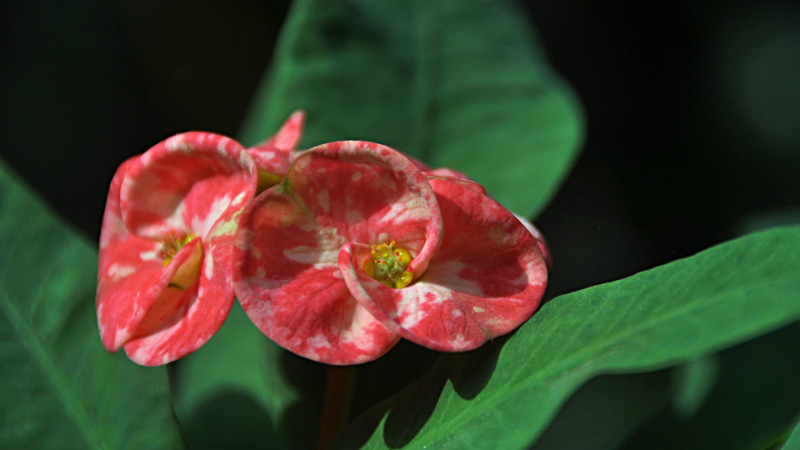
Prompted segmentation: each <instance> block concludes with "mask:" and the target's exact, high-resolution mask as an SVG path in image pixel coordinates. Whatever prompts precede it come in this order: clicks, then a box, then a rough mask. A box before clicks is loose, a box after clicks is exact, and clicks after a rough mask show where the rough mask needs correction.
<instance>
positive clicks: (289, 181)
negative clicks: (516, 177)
mask: <svg viewBox="0 0 800 450" xmlns="http://www.w3.org/2000/svg"><path fill="white" fill-rule="evenodd" d="M233 271H234V272H233V283H234V288H235V290H236V293H237V296H238V298H239V301H240V303H241V304H242V306H243V307H244V309H245V311H246V312H247V314H248V316H249V317H250V319H251V320H252V321H253V323H255V324H256V326H257V327H258V328H259V329H260V330H261V331H262V332H263V333H264V334H265V335H267V336H268V337H270V338H271V339H273V340H274V341H275V342H277V343H278V344H279V345H281V346H283V347H284V348H286V349H288V350H290V351H292V352H294V353H297V354H299V355H301V356H304V357H306V358H309V359H313V360H316V361H321V362H325V363H329V364H357V363H362V362H366V361H370V360H373V359H376V358H377V357H379V356H381V355H383V354H384V353H385V352H386V351H388V350H389V349H390V348H391V347H392V346H393V345H394V344H395V343H396V342H397V341H398V339H399V338H400V337H403V338H406V339H409V340H411V341H413V342H416V343H418V344H420V345H423V346H426V347H429V348H433V349H436V350H440V351H464V350H470V349H474V348H477V347H479V346H480V345H482V344H483V343H485V342H486V341H487V340H489V339H492V338H494V337H497V336H500V335H502V334H505V333H508V332H510V331H512V330H513V329H515V328H517V327H518V326H519V325H520V324H522V323H523V322H524V321H525V320H527V319H528V318H529V317H530V316H531V315H532V314H533V313H534V312H535V310H536V309H537V308H538V305H539V302H540V300H541V297H542V295H543V293H544V289H545V286H546V283H547V267H546V264H545V260H544V257H543V256H542V253H541V251H540V250H539V245H538V241H537V239H535V238H534V237H533V235H532V234H531V233H530V232H529V231H528V230H527V229H526V228H525V226H524V225H523V224H522V223H521V222H520V221H519V220H518V219H517V218H516V217H515V216H514V215H513V214H512V213H511V212H509V211H508V210H506V209H505V208H503V207H502V206H500V205H499V204H498V203H497V202H495V201H494V200H492V199H491V198H489V197H488V196H487V195H485V193H484V191H483V188H482V187H481V186H480V185H478V184H477V183H475V182H473V181H471V180H469V179H467V178H466V176H463V174H458V173H457V172H455V171H447V170H438V171H428V170H427V168H426V167H425V166H424V165H421V164H419V163H418V162H416V161H412V160H411V159H409V158H407V157H406V156H405V155H403V154H402V153H400V152H398V151H396V150H393V149H391V148H389V147H385V146H382V145H380V144H374V143H368V142H361V141H344V142H334V143H329V144H325V145H322V146H319V147H316V148H314V149H312V150H309V151H307V152H305V153H302V154H301V155H299V156H298V157H297V158H296V159H295V161H294V162H293V164H292V165H291V167H290V168H289V170H288V173H287V175H286V177H285V179H284V180H283V182H282V183H281V184H278V185H276V186H274V187H272V188H271V189H269V190H267V191H265V192H263V193H261V194H259V195H258V196H257V197H256V198H255V199H254V200H253V201H252V202H251V203H250V205H248V207H247V208H246V209H245V211H244V212H243V213H242V217H241V223H240V228H239V230H238V231H237V234H236V244H235V248H234V263H233Z"/></svg>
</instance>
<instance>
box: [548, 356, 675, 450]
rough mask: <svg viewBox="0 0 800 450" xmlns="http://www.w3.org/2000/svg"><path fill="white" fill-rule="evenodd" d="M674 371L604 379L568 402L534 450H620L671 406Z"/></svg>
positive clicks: (594, 381) (614, 376)
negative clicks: (671, 378)
mask: <svg viewBox="0 0 800 450" xmlns="http://www.w3.org/2000/svg"><path fill="white" fill-rule="evenodd" d="M670 374H671V371H669V370H662V371H658V372H651V373H644V374H627V375H602V376H599V377H597V378H594V379H592V380H590V381H589V382H588V383H586V384H584V385H583V386H581V388H580V389H578V390H577V391H576V392H575V393H574V394H573V395H572V397H570V398H569V400H567V402H566V403H565V404H564V406H563V407H562V408H561V410H560V411H559V412H558V415H557V416H556V417H555V418H554V420H553V423H551V424H550V426H549V427H547V430H545V432H544V433H543V434H542V436H541V437H540V438H539V439H538V440H537V441H536V444H535V445H534V446H533V447H532V449H533V450H557V449H581V450H592V449H598V450H599V449H617V448H619V446H620V445H621V444H622V443H623V442H625V439H626V438H627V437H628V436H629V435H630V434H632V433H633V432H634V431H635V430H636V428H637V427H638V426H640V425H641V424H642V423H644V422H645V421H647V420H648V419H649V418H651V417H653V416H655V415H657V414H658V413H659V412H661V410H662V409H664V407H665V406H666V405H667V404H668V403H669V400H670V394H671V393H672V389H671V380H670Z"/></svg>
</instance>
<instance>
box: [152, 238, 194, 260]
mask: <svg viewBox="0 0 800 450" xmlns="http://www.w3.org/2000/svg"><path fill="white" fill-rule="evenodd" d="M195 237H196V236H195V235H193V234H191V233H189V234H187V235H186V236H183V237H177V236H175V234H173V233H170V234H168V235H167V237H165V238H164V241H163V242H161V251H160V252H159V256H161V258H162V259H163V260H164V267H167V265H169V263H170V262H171V261H172V258H174V257H175V255H177V254H178V252H179V251H180V250H181V249H182V248H183V247H184V246H185V245H186V244H188V243H189V242H191V241H192V239H194V238H195Z"/></svg>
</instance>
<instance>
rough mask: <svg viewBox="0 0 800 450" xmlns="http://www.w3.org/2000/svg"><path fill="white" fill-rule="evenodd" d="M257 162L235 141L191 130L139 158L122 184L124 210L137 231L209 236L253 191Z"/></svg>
mask: <svg viewBox="0 0 800 450" xmlns="http://www.w3.org/2000/svg"><path fill="white" fill-rule="evenodd" d="M256 178H257V174H256V168H255V164H254V162H253V160H252V158H251V157H250V155H249V154H248V153H247V152H246V151H245V149H244V148H243V147H242V146H241V145H240V144H239V143H238V142H236V141H234V140H232V139H230V138H228V137H225V136H221V135H218V134H214V133H204V132H190V133H184V134H178V135H175V136H173V137H171V138H169V139H167V140H165V141H162V142H160V143H159V144H156V145H155V146H154V147H153V148H151V149H150V150H148V151H147V152H145V153H144V154H143V155H142V156H141V157H140V158H138V159H137V160H136V162H135V163H134V164H133V166H132V167H131V168H130V170H129V172H128V174H127V176H126V177H125V181H124V183H123V185H122V189H121V194H120V196H121V203H122V215H123V219H124V221H125V225H126V227H127V229H128V230H129V231H130V232H131V233H133V234H136V235H137V236H140V237H144V238H151V239H160V238H162V237H163V236H165V235H167V234H168V233H171V232H178V233H187V234H188V233H190V232H192V233H193V234H195V235H196V236H202V237H204V236H206V235H207V234H208V232H209V231H210V230H211V228H212V227H213V226H214V225H215V224H216V223H217V222H218V221H220V220H226V219H228V218H229V217H230V216H232V215H233V214H234V213H235V212H236V211H238V210H239V209H241V208H242V207H243V206H244V204H245V203H246V202H247V200H249V199H250V198H252V196H253V195H254V193H255V185H256Z"/></svg>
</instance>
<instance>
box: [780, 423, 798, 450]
mask: <svg viewBox="0 0 800 450" xmlns="http://www.w3.org/2000/svg"><path fill="white" fill-rule="evenodd" d="M781 448H782V449H783V450H795V449H798V448H800V422H798V423H797V425H795V427H794V430H792V434H791V435H790V436H789V439H788V440H787V441H786V443H785V444H783V447H781Z"/></svg>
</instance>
